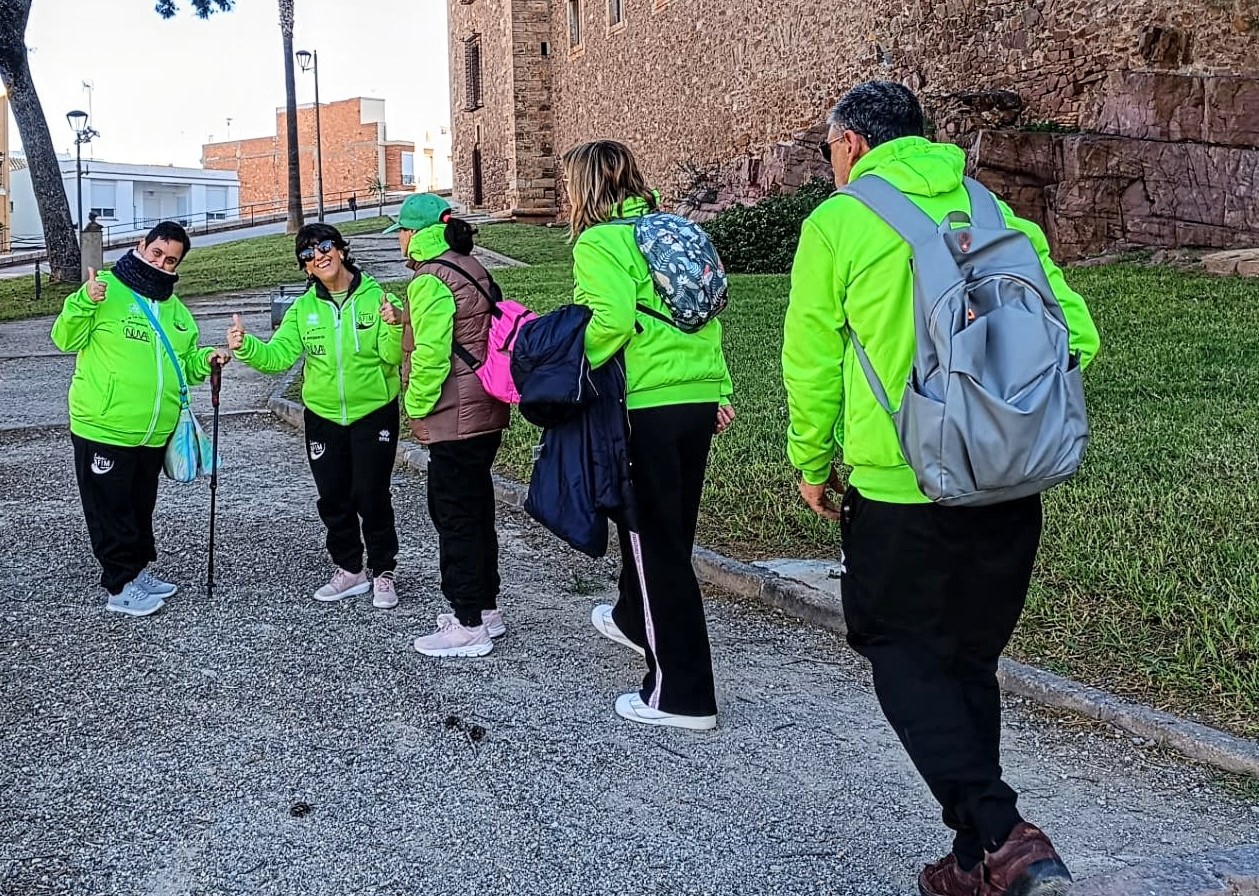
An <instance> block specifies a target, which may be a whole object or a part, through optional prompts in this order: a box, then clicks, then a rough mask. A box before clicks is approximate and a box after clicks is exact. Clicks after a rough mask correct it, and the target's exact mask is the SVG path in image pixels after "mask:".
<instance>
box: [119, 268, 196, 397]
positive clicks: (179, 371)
mask: <svg viewBox="0 0 1259 896" xmlns="http://www.w3.org/2000/svg"><path fill="white" fill-rule="evenodd" d="M131 294H132V295H133V296H135V300H136V304H137V305H139V306H140V310H141V311H143V312H144V316H145V317H147V318H148V319H149V323H151V324H152V325H153V329H154V330H156V331H157V336H158V338H159V339H161V340H162V347H163V348H165V349H166V354H167V356H168V357H169V358H170V363H171V366H172V367H174V368H175V376H177V377H178V378H179V406H180V407H181V408H186V407H187V406H188V382H187V381H186V380H185V379H184V368H183V365H182V364H180V363H179V356H178V355H176V354H175V348H174V346H172V345H171V344H170V339H168V338H167V336H166V331H165V330H163V329H162V324H161V322H160V321H158V319H157V315H155V314H154V313H153V309H151V308H149V302H148V300H147V299H145V298H144V297H143V296H141V295H140V294H139V293H138V292H136V291H135V290H134V289H133V290H132V291H131Z"/></svg>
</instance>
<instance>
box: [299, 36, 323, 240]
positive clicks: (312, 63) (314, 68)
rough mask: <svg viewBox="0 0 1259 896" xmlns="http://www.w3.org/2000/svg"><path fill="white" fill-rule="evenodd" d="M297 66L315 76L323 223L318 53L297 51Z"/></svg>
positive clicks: (317, 170) (317, 162)
mask: <svg viewBox="0 0 1259 896" xmlns="http://www.w3.org/2000/svg"><path fill="white" fill-rule="evenodd" d="M296 55H297V64H298V65H299V66H301V69H302V71H304V72H311V73H313V74H314V76H315V181H316V183H317V184H318V189H319V220H320V221H323V135H322V134H321V133H320V128H319V51H318V50H315V51H314V52H313V53H312V52H310V51H308V50H298V51H297V54H296Z"/></svg>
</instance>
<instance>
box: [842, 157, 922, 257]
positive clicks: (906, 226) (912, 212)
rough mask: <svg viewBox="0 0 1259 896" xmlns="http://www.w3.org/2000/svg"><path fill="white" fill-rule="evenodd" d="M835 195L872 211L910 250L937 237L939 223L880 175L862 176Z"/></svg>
mask: <svg viewBox="0 0 1259 896" xmlns="http://www.w3.org/2000/svg"><path fill="white" fill-rule="evenodd" d="M835 192H836V193H839V194H843V195H845V196H851V197H852V198H853V199H856V200H857V201H858V202H860V203H861V204H862V205H864V206H865V207H866V208H868V209H870V211H872V212H874V213H875V214H876V215H878V216H879V218H880V219H881V220H882V221H883V223H885V224H886V225H887V226H888V227H890V228H892V229H893V230H895V231H896V233H897V234H898V235H899V236H900V238H901V239H903V240H904V241H905V242H907V243H909V245H910V246H915V245H918V244H919V243H922V242H925V241H927V240H929V239H931V238H932V237H934V236H935V235H936V232H937V227H936V223H935V221H933V220H932V219H931V216H930V215H928V214H927V213H926V212H924V211H923V210H922V209H920V208H919V207H918V206H916V205H914V204H913V202H911V201H910V200H909V199H908V198H906V196H905V194H904V193H902V192H901V191H900V190H898V189H896V187H894V186H892V185H891V184H890V183H888V182H887V181H885V180H884V179H883V178H881V177H879V176H878V175H877V174H865V175H862V176H861V177H859V178H857V179H856V180H855V181H853V182H852V183H850V184H848V186H846V187H841V188H840V189H838V190H836V191H835Z"/></svg>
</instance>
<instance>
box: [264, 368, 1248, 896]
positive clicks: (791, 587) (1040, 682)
mask: <svg viewBox="0 0 1259 896" xmlns="http://www.w3.org/2000/svg"><path fill="white" fill-rule="evenodd" d="M296 375H297V373H296V369H295V370H293V371H290V372H289V374H288V375H287V376H285V378H284V380H283V381H282V382H281V385H280V387H279V388H278V389H277V390H276V391H275V393H273V395H272V397H271V401H270V403H269V407H270V408H271V412H272V413H273V414H275V415H276V416H277V417H279V418H280V419H281V420H283V421H284V422H286V423H288V424H290V425H292V426H294V427H296V428H298V429H301V427H302V406H301V405H299V404H295V403H294V402H292V401H289V400H287V399H285V398H284V397H283V396H284V391H285V389H287V388H288V384H289V383H290V382H292V381H293V379H294V377H296ZM398 461H399V463H401V464H403V465H405V466H407V467H409V468H411V469H413V470H416V471H417V472H420V473H426V472H427V470H428V451H426V450H425V449H424V448H423V447H421V446H419V445H415V444H409V443H406V442H400V443H399V445H398ZM527 491H528V489H527V487H526V486H525V485H523V484H522V483H519V482H513V481H512V480H509V479H504V478H502V477H499V476H495V477H494V493H495V495H496V497H497V498H498V500H499V501H500V502H501V503H503V504H506V505H508V506H510V507H521V506H522V505H523V504H524V501H525V495H526V493H527ZM692 562H693V564H694V566H695V573H696V575H697V576H699V579H700V581H702V582H705V583H707V584H709V585H713V586H715V587H717V588H721V589H723V590H725V591H729V592H731V593H733V594H737V595H739V596H740V597H746V598H751V599H755V600H759V601H761V602H762V603H765V604H767V605H769V606H771V607H774V608H775V609H778V610H782V611H783V612H784V613H786V614H788V615H789V616H794V617H796V618H797V619H800V620H803V621H804V622H808V623H812V624H813V625H819V626H822V627H823V628H828V629H830V630H831V631H834V632H838V633H839V634H844V633H846V631H847V627H846V626H845V624H844V611H843V606H842V605H841V604H840V601H839V599H838V597H837V596H836V595H834V594H832V593H830V592H827V591H823V590H822V589H820V588H814V587H812V586H810V585H805V584H803V583H801V582H797V581H795V580H793V579H788V578H785V577H783V576H780V575H777V574H776V573H774V572H771V571H769V570H766V569H762V568H760V567H758V566H753V565H751V564H748V563H742V562H740V561H738V560H732V559H730V558H729V557H725V556H722V555H721V554H718V553H716V552H714V551H710V550H708V549H707V548H701V547H697V548H695V552H694V554H693V559H692ZM997 677H998V679H999V680H1000V682H1001V687H1002V689H1003V690H1005V691H1006V692H1007V693H1010V694H1015V695H1017V696H1020V697H1024V698H1026V699H1028V700H1032V701H1035V702H1036V703H1039V704H1042V705H1044V706H1049V707H1053V708H1055V709H1065V710H1069V711H1071V712H1074V713H1077V714H1079V715H1082V716H1085V717H1086V718H1090V719H1095V720H1097V721H1099V722H1105V723H1107V724H1110V725H1114V726H1115V727H1116V728H1119V729H1122V730H1123V731H1127V732H1129V733H1131V734H1134V735H1137V736H1140V737H1142V738H1147V739H1150V740H1153V741H1154V742H1155V743H1157V744H1159V745H1161V746H1165V747H1170V748H1172V749H1174V750H1177V751H1179V752H1180V753H1183V754H1184V755H1185V756H1187V757H1189V758H1190V759H1194V760H1196V761H1198V762H1201V763H1204V764H1205V765H1209V766H1212V767H1214V768H1218V769H1220V770H1222V771H1226V772H1233V773H1237V774H1243V775H1252V776H1254V777H1257V778H1259V743H1256V742H1255V741H1251V740H1246V739H1245V738H1241V737H1237V736H1235V735H1232V734H1228V733H1227V732H1224V731H1220V730H1218V729H1216V728H1211V727H1209V726H1207V725H1201V724H1199V723H1197V722H1191V721H1188V720H1186V719H1182V718H1179V717H1178V716H1174V715H1172V714H1170V713H1166V712H1162V711H1160V710H1157V709H1153V708H1152V707H1149V706H1145V705H1143V704H1140V703H1132V702H1130V701H1127V700H1124V699H1122V698H1120V697H1117V696H1116V695H1114V694H1111V693H1108V692H1107V691H1103V690H1099V689H1098V688H1093V687H1089V686H1087V685H1083V684H1080V683H1079V682H1076V681H1072V680H1071V679H1069V678H1064V677H1063V676H1061V675H1055V674H1054V673H1052V672H1045V671H1043V670H1040V669H1036V668H1033V667H1031V666H1027V665H1024V664H1023V663H1019V662H1015V661H1014V660H1010V659H1004V658H1003V659H1002V660H1001V665H1000V669H999V670H998V673H997ZM1157 892H1163V891H1161V890H1160V891H1157ZM1206 892H1211V891H1206Z"/></svg>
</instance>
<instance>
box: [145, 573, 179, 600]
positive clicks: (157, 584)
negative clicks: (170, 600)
mask: <svg viewBox="0 0 1259 896" xmlns="http://www.w3.org/2000/svg"><path fill="white" fill-rule="evenodd" d="M135 584H137V585H139V586H140V588H141V590H143V591H147V592H148V593H149V594H152V595H154V596H155V597H161V598H167V597H170V596H172V595H173V594H174V593H175V592H176V591H178V590H179V586H178V585H175V584H174V583H172V582H164V581H162V580H161V579H159V578H158V577H157V576H155V575H153V573H151V572H149V571H148V570H147V569H146V570H144V571H143V572H142V573H140V574H139V575H138V576H136V579H135Z"/></svg>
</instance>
